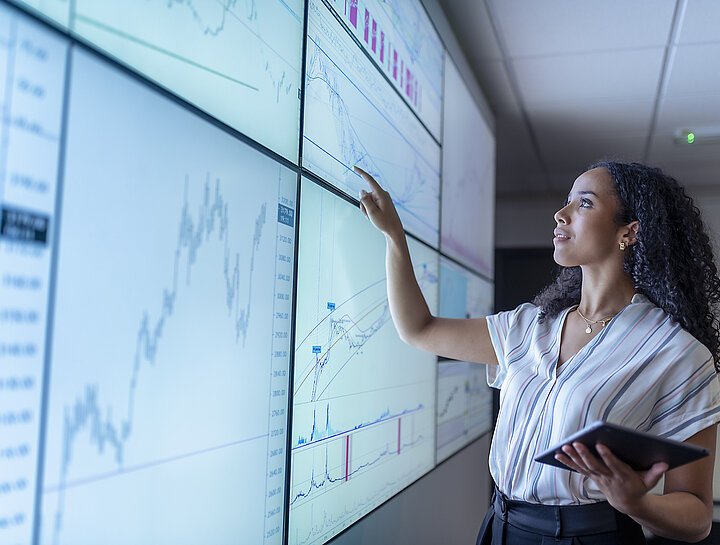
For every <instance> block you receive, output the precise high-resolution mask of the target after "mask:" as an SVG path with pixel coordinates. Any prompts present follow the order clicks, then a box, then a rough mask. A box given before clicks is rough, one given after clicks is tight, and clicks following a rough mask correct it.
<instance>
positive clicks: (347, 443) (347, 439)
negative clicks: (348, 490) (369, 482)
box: [345, 435, 350, 482]
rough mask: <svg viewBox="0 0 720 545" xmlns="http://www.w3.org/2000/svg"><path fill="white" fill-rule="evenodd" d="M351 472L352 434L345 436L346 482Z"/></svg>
mask: <svg viewBox="0 0 720 545" xmlns="http://www.w3.org/2000/svg"><path fill="white" fill-rule="evenodd" d="M349 474H350V435H346V436H345V482H347V480H348V475H349Z"/></svg>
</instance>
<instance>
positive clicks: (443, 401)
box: [437, 361, 492, 462]
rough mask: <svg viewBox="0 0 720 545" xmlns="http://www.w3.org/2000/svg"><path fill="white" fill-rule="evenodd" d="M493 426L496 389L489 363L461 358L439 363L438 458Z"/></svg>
mask: <svg viewBox="0 0 720 545" xmlns="http://www.w3.org/2000/svg"><path fill="white" fill-rule="evenodd" d="M491 428H492V392H491V391H490V388H489V386H488V385H487V381H486V380H485V366H484V365H480V364H477V363H468V362H461V361H441V362H439V363H438V411H437V461H438V462H440V461H442V460H444V459H446V458H448V457H449V456H451V455H452V454H454V453H455V452H457V451H458V450H460V449H461V448H462V447H464V446H465V445H467V444H469V443H470V442H472V441H473V440H475V439H477V438H478V437H480V436H481V435H482V434H484V433H486V432H488V431H489V430H490V429H491Z"/></svg>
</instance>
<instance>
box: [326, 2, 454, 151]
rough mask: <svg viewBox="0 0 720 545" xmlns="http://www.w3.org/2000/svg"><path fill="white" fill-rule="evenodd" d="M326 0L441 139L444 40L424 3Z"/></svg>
mask: <svg viewBox="0 0 720 545" xmlns="http://www.w3.org/2000/svg"><path fill="white" fill-rule="evenodd" d="M329 4H330V5H331V6H332V7H333V9H334V10H335V11H336V12H337V14H338V15H339V16H340V18H341V19H342V20H343V21H344V22H345V24H346V25H347V27H348V28H349V29H350V32H352V33H353V34H354V35H355V37H356V38H357V39H358V40H359V41H360V44H361V45H362V47H363V49H365V50H366V51H367V52H368V54H370V56H371V57H372V58H373V59H374V60H375V62H377V63H378V65H380V66H381V67H382V69H383V71H384V72H385V73H386V74H387V76H388V77H389V78H390V81H391V82H392V83H393V85H394V86H395V87H396V88H397V89H398V91H400V93H401V94H402V96H403V98H404V99H405V101H406V102H407V103H408V104H409V105H410V106H411V107H412V108H413V109H414V110H415V111H416V112H417V114H418V115H419V116H420V118H421V119H422V120H423V121H424V122H425V124H426V125H427V126H428V127H429V128H430V131H431V132H432V133H433V134H434V135H435V137H436V138H438V139H440V137H441V134H440V133H441V130H440V126H441V122H440V112H441V107H442V106H441V105H442V75H443V46H442V42H441V41H440V38H439V36H438V35H437V33H436V32H435V29H434V28H433V26H432V23H431V22H430V20H429V19H428V17H427V15H426V14H425V12H424V11H423V8H422V6H421V5H420V4H419V3H418V2H384V1H381V0H351V1H349V2H348V1H346V0H331V1H330V2H329Z"/></svg>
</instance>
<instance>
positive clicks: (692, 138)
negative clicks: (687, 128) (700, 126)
mask: <svg viewBox="0 0 720 545" xmlns="http://www.w3.org/2000/svg"><path fill="white" fill-rule="evenodd" d="M687 141H688V144H692V143H693V142H695V133H693V132H689V133H688V135H687Z"/></svg>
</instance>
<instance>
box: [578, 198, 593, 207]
mask: <svg viewBox="0 0 720 545" xmlns="http://www.w3.org/2000/svg"><path fill="white" fill-rule="evenodd" d="M580 206H581V207H583V208H590V207H592V203H591V202H590V201H589V200H587V199H580Z"/></svg>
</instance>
